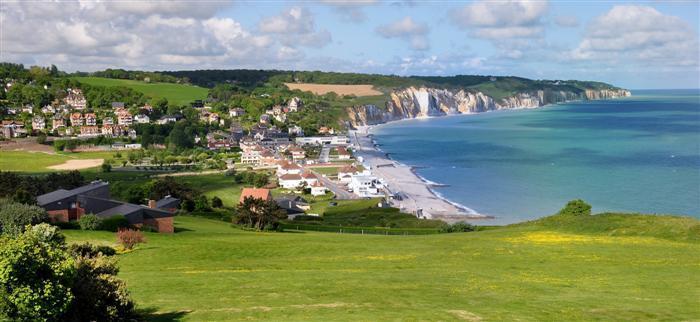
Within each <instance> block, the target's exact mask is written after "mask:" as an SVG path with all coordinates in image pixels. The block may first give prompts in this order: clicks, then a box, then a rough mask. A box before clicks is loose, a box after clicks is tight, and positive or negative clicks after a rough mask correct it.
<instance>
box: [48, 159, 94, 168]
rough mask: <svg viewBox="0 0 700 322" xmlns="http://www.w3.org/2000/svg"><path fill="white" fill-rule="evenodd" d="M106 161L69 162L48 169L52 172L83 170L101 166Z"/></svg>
mask: <svg viewBox="0 0 700 322" xmlns="http://www.w3.org/2000/svg"><path fill="white" fill-rule="evenodd" d="M103 162H104V159H85V160H68V161H66V162H64V163H61V164H57V165H52V166H49V167H47V168H49V169H52V170H81V169H87V168H94V167H97V166H100V165H101V164H102V163H103Z"/></svg>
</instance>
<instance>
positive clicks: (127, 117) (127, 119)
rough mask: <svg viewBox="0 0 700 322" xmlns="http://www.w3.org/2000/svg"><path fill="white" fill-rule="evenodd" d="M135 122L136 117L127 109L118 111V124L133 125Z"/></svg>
mask: <svg viewBox="0 0 700 322" xmlns="http://www.w3.org/2000/svg"><path fill="white" fill-rule="evenodd" d="M133 123H134V118H133V117H132V116H131V113H129V112H127V111H121V112H119V113H117V124H119V125H131V124H133Z"/></svg>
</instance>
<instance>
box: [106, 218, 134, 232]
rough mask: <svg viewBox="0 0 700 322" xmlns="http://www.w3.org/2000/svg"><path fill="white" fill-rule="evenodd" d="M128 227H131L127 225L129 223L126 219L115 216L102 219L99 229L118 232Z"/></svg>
mask: <svg viewBox="0 0 700 322" xmlns="http://www.w3.org/2000/svg"><path fill="white" fill-rule="evenodd" d="M129 227H131V224H129V221H128V220H127V219H126V217H124V216H122V215H116V216H112V217H109V218H106V219H103V220H102V224H101V225H100V228H99V229H100V230H106V231H119V229H122V228H129Z"/></svg>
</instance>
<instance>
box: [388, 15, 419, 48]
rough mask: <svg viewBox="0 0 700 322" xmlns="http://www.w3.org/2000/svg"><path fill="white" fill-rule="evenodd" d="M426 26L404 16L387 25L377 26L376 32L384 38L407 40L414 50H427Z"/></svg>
mask: <svg viewBox="0 0 700 322" xmlns="http://www.w3.org/2000/svg"><path fill="white" fill-rule="evenodd" d="M428 31H429V29H428V26H427V25H426V24H424V23H417V22H415V21H413V19H412V18H411V17H405V18H403V19H400V20H397V21H395V22H393V23H390V24H388V25H382V26H379V27H377V33H379V34H380V35H381V36H382V37H384V38H400V39H404V40H406V41H409V43H410V45H411V48H413V49H415V50H427V49H428V48H429V47H430V44H429V43H428V39H427V37H426V35H427V34H428Z"/></svg>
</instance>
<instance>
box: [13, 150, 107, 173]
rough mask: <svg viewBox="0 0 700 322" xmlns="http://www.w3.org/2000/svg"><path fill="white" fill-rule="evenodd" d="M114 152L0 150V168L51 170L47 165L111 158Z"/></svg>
mask: <svg viewBox="0 0 700 322" xmlns="http://www.w3.org/2000/svg"><path fill="white" fill-rule="evenodd" d="M113 156H114V152H77V153H69V152H65V153H64V152H61V153H57V154H48V153H42V152H27V151H0V170H1V171H19V172H51V171H55V170H50V169H47V167H50V166H53V165H58V164H62V163H64V162H66V161H68V160H75V159H111V158H113Z"/></svg>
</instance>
